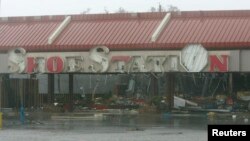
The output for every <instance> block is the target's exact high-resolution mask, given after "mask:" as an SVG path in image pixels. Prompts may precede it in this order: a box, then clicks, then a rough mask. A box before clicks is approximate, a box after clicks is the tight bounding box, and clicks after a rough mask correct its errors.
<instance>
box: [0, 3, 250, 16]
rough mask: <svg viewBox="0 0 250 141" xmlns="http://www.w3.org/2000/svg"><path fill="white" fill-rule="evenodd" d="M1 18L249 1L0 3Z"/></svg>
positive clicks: (222, 6)
mask: <svg viewBox="0 0 250 141" xmlns="http://www.w3.org/2000/svg"><path fill="white" fill-rule="evenodd" d="M0 1H1V9H0V16H3V17H6V16H32V15H69V14H80V13H82V12H84V11H86V10H87V9H90V11H89V13H103V12H104V9H106V10H108V11H109V12H115V11H117V10H118V9H119V8H120V7H123V8H124V9H126V10H127V11H130V12H145V11H149V10H150V8H151V7H152V6H154V7H158V5H159V3H160V4H161V5H163V6H164V7H165V8H167V7H168V6H169V5H173V6H176V7H178V8H179V9H180V10H181V11H190V10H240V9H244V10H248V9H250V0H0Z"/></svg>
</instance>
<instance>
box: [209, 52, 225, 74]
mask: <svg viewBox="0 0 250 141" xmlns="http://www.w3.org/2000/svg"><path fill="white" fill-rule="evenodd" d="M209 59H210V70H209V71H210V72H215V71H216V70H218V71H219V72H227V71H228V55H221V56H220V57H218V56H216V55H211V56H210V57H209Z"/></svg>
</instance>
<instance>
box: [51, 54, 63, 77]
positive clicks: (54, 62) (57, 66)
mask: <svg viewBox="0 0 250 141" xmlns="http://www.w3.org/2000/svg"><path fill="white" fill-rule="evenodd" d="M47 69H48V71H49V72H51V73H60V72H62V71H63V59H62V58H60V57H58V56H55V57H50V58H49V59H48V61H47Z"/></svg>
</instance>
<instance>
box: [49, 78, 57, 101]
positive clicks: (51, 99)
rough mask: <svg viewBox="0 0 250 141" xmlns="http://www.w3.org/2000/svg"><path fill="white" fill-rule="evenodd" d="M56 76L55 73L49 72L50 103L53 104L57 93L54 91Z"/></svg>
mask: <svg viewBox="0 0 250 141" xmlns="http://www.w3.org/2000/svg"><path fill="white" fill-rule="evenodd" d="M54 78H55V76H54V74H48V103H50V104H52V103H54V98H55V97H54V95H55V93H54V92H55V91H54V85H55V84H54V83H55V82H54V80H55V79H54Z"/></svg>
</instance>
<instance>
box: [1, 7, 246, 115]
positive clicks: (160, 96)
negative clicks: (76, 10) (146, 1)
mask: <svg viewBox="0 0 250 141" xmlns="http://www.w3.org/2000/svg"><path fill="white" fill-rule="evenodd" d="M249 46H250V11H190V12H153V13H125V14H124V13H122V14H121V13H117V14H82V15H70V16H36V17H4V18H1V19H0V51H1V54H0V58H1V61H0V73H1V74H0V77H1V83H0V105H1V108H12V109H19V107H24V108H26V109H27V110H31V109H37V108H39V109H42V110H44V111H52V112H65V111H72V112H83V111H86V110H106V109H134V110H137V112H139V113H149V112H156V113H157V112H164V111H171V110H173V109H178V110H180V109H181V110H188V111H205V112H206V111H219V112H231V111H244V112H247V111H248V110H249V106H250V105H249V101H250V75H249V72H250V62H249V61H248V60H249V59H250V57H249V56H250V50H249Z"/></svg>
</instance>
